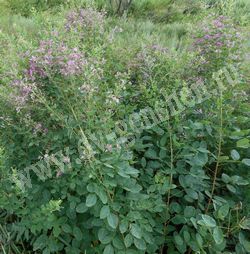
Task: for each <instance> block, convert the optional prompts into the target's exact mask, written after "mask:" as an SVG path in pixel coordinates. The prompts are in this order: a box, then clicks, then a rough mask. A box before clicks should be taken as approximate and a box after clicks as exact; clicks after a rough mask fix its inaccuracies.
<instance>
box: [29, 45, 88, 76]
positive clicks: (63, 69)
mask: <svg viewBox="0 0 250 254" xmlns="http://www.w3.org/2000/svg"><path fill="white" fill-rule="evenodd" d="M86 64H87V60H86V58H85V56H84V54H83V53H82V52H80V51H79V49H78V48H73V49H71V48H68V47H67V46H66V45H65V44H64V43H62V42H61V43H57V42H54V41H53V40H47V41H41V42H40V45H39V47H38V49H37V50H35V51H34V52H33V55H32V56H31V57H30V59H29V67H28V69H27V70H26V71H25V73H26V76H27V77H28V79H30V80H32V81H34V80H35V79H36V78H37V77H39V78H45V77H49V76H51V75H52V74H61V75H63V76H72V75H79V74H81V73H82V72H83V69H84V67H85V66H86Z"/></svg>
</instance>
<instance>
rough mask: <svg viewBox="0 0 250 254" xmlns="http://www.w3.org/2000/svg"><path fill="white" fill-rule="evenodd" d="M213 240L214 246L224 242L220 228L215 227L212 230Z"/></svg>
mask: <svg viewBox="0 0 250 254" xmlns="http://www.w3.org/2000/svg"><path fill="white" fill-rule="evenodd" d="M213 238H214V241H215V242H216V244H221V243H222V242H223V240H224V236H223V232H222V230H221V229H220V228H218V227H216V228H214V230H213Z"/></svg>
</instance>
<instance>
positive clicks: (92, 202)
mask: <svg viewBox="0 0 250 254" xmlns="http://www.w3.org/2000/svg"><path fill="white" fill-rule="evenodd" d="M96 201H97V197H96V194H93V193H91V194H89V195H88V196H87V198H86V206H87V207H92V206H94V205H95V204H96Z"/></svg>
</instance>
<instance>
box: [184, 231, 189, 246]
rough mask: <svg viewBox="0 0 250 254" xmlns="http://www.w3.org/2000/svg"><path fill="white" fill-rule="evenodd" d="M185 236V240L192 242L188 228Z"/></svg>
mask: <svg viewBox="0 0 250 254" xmlns="http://www.w3.org/2000/svg"><path fill="white" fill-rule="evenodd" d="M183 237H184V240H185V242H186V243H189V242H190V239H191V236H190V233H189V232H188V231H187V230H185V231H184V233H183Z"/></svg>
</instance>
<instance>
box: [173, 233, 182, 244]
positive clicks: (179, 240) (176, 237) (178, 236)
mask: <svg viewBox="0 0 250 254" xmlns="http://www.w3.org/2000/svg"><path fill="white" fill-rule="evenodd" d="M174 241H175V243H176V244H177V245H181V246H182V245H183V244H184V242H183V239H182V238H181V236H180V235H179V234H178V233H176V232H175V233H174Z"/></svg>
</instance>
